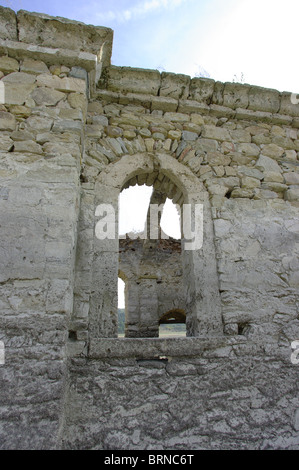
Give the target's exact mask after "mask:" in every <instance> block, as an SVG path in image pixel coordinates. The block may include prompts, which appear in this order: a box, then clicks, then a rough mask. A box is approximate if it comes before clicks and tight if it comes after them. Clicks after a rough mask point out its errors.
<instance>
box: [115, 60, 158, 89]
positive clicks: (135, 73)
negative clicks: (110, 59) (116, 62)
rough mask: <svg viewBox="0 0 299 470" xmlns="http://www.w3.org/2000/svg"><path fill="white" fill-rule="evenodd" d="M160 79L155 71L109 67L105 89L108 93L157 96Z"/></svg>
mask: <svg viewBox="0 0 299 470" xmlns="http://www.w3.org/2000/svg"><path fill="white" fill-rule="evenodd" d="M160 82H161V77H160V73H159V72H158V71H157V70H148V69H138V68H133V67H116V66H111V67H110V68H109V72H108V82H107V89H108V90H109V91H110V90H111V91H120V92H130V93H143V94H149V95H154V96H157V95H158V90H159V88H160Z"/></svg>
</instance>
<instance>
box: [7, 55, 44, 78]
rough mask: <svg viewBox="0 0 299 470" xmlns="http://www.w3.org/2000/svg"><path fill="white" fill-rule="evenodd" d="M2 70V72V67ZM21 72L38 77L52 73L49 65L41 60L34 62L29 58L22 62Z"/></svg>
mask: <svg viewBox="0 0 299 470" xmlns="http://www.w3.org/2000/svg"><path fill="white" fill-rule="evenodd" d="M0 70H2V69H1V67H0ZM20 72H25V73H32V74H36V75H38V74H42V73H48V74H49V73H50V71H49V69H48V67H47V65H46V64H45V63H44V62H42V61H41V60H34V59H29V58H28V59H27V58H26V59H24V60H23V61H22V62H21V66H20Z"/></svg>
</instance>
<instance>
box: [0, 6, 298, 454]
mask: <svg viewBox="0 0 299 470" xmlns="http://www.w3.org/2000/svg"><path fill="white" fill-rule="evenodd" d="M0 10H1V11H0V13H1V14H0V37H1V39H0V54H1V57H0V70H1V72H2V73H1V78H0V80H1V83H2V84H4V85H5V89H6V92H7V93H6V98H5V100H4V103H1V104H0V131H1V135H0V231H1V236H0V264H1V270H0V341H2V342H3V344H4V347H5V363H4V364H2V363H0V395H1V403H0V420H1V426H0V448H1V449H3V450H4V449H107V450H113V449H124V450H142V449H147V450H150V449H152V450H154V449H156V450H169V449H171V450H172V449H174V450H185V449H190V448H192V449H195V450H197V449H209V450H210V449H211V450H218V449H225V450H226V449H236V450H237V449H275V450H277V449H284V450H298V449H299V438H298V429H299V424H298V409H299V400H298V367H299V366H298V364H296V363H294V362H292V360H291V358H292V356H291V354H292V344H294V342H296V341H299V320H298V305H299V299H298V287H299V276H298V272H299V245H298V234H299V171H298V153H299V139H298V127H299V125H298V116H299V107H298V105H294V104H292V102H291V97H290V94H289V93H285V92H283V93H280V92H277V91H276V90H268V89H264V88H260V87H254V86H250V85H241V84H235V83H226V84H224V83H220V82H214V81H213V80H210V79H201V78H194V79H190V77H187V76H184V75H176V74H169V73H162V74H160V73H159V72H158V71H156V70H144V69H132V68H130V67H115V66H113V67H110V55H111V54H110V53H111V47H112V31H111V30H109V28H101V27H99V28H98V27H93V26H88V25H83V24H82V23H77V22H72V21H69V20H66V19H62V18H53V17H48V16H47V15H42V14H33V13H28V12H19V13H18V14H17V15H16V14H15V13H14V12H13V11H12V10H10V9H6V8H3V7H0ZM66 32H67V33H68V35H66ZM105 42H106V45H104V43H105ZM96 60H98V63H97V62H96ZM1 64H2V65H1ZM102 66H103V71H102V75H101V77H100V78H99V67H100V68H101V70H102ZM95 77H96V78H95ZM98 79H99V80H98ZM87 81H88V84H89V87H88V89H87V87H86V84H87ZM97 83H98V87H97V88H96V85H97ZM136 184H137V185H140V186H141V185H143V184H145V185H147V186H153V187H154V189H155V190H156V191H158V192H161V193H162V195H163V197H169V198H170V199H172V200H173V202H175V203H178V205H179V206H180V207H181V206H182V205H183V204H202V205H203V245H202V247H201V248H198V249H196V250H186V249H185V247H186V245H185V241H183V242H182V257H181V258H180V257H179V256H178V253H177V252H176V253H175V254H174V252H173V246H174V245H173V244H170V245H169V244H167V243H165V246H164V248H165V250H166V251H164V252H163V253H160V256H159V258H158V259H155V257H151V256H145V252H144V251H143V250H140V251H138V249H136V247H135V249H136V251H135V252H133V251H132V253H130V254H129V252H126V253H125V258H126V259H125V261H126V269H127V276H129V277H130V276H131V277H130V283H129V284H130V285H129V286H128V288H127V291H128V292H129V291H130V295H131V297H130V299H129V300H130V309H129V310H130V313H129V316H128V320H129V322H127V323H130V322H131V323H130V327H131V332H132V331H133V334H132V335H133V336H136V337H134V338H124V339H123V338H117V279H118V274H119V272H118V270H119V267H120V264H121V262H123V261H124V259H123V260H120V258H119V257H120V253H119V251H120V245H119V242H118V240H117V238H116V239H114V240H109V239H105V240H99V239H98V238H97V237H96V226H97V223H98V221H99V217H98V215H96V214H97V212H96V208H97V206H98V205H99V204H101V203H106V204H107V203H111V204H112V206H113V207H114V208H115V214H116V220H117V217H118V197H119V194H120V192H121V190H122V189H123V188H125V187H129V186H134V185H136ZM137 248H138V247H137ZM167 250H168V251H167ZM157 253H159V250H158V251H157V252H156V256H158V255H157ZM138 256H139V258H138ZM142 257H143V259H141V258H142ZM140 260H141V261H140ZM177 268H178V269H177ZM141 278H142V279H141ZM140 279H141V282H140V284H139V285H137V284H136V280H137V281H138V280H140ZM182 280H183V282H182ZM182 304H183V306H182ZM178 305H180V308H181V309H184V311H185V313H186V327H187V335H188V337H187V338H167V339H162V338H158V337H155V338H153V337H152V336H156V335H157V323H158V322H159V319H160V318H161V315H162V313H165V310H166V311H170V310H171V309H172V308H177V307H178ZM154 317H155V318H154ZM155 322H156V323H155ZM154 323H155V324H154ZM145 330H146V334H144V331H145ZM140 336H147V337H146V338H144V337H140ZM1 345H2V343H1Z"/></svg>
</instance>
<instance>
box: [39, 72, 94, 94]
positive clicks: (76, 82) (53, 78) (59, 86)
mask: <svg viewBox="0 0 299 470" xmlns="http://www.w3.org/2000/svg"><path fill="white" fill-rule="evenodd" d="M36 84H37V86H47V87H49V88H54V89H55V90H58V91H62V92H65V93H66V92H68V93H82V94H85V92H86V83H85V80H82V79H80V78H73V77H63V78H60V77H57V75H51V74H48V73H43V74H41V75H38V76H37V77H36Z"/></svg>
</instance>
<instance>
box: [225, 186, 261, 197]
mask: <svg viewBox="0 0 299 470" xmlns="http://www.w3.org/2000/svg"><path fill="white" fill-rule="evenodd" d="M254 194H255V193H254V191H253V189H248V188H235V189H233V191H232V192H231V194H230V197H231V198H233V199H234V198H245V199H251V198H252V197H253V196H254Z"/></svg>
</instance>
